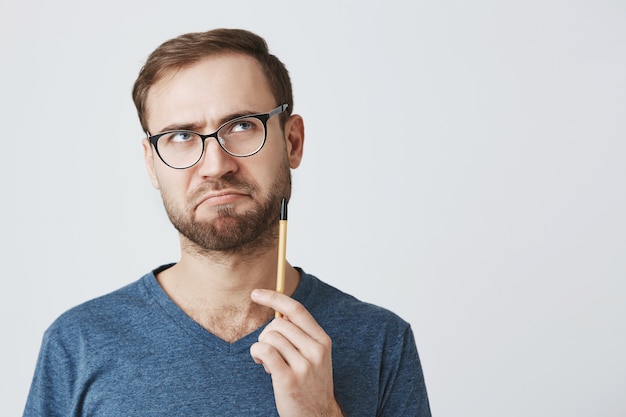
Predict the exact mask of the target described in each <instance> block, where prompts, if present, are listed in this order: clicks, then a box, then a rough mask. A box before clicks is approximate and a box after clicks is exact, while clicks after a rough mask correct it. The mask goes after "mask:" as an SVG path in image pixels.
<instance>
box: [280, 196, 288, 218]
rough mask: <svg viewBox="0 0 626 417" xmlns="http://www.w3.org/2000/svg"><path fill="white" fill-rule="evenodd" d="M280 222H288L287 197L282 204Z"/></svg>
mask: <svg viewBox="0 0 626 417" xmlns="http://www.w3.org/2000/svg"><path fill="white" fill-rule="evenodd" d="M280 220H287V199H286V198H285V197H283V199H282V200H281V202H280Z"/></svg>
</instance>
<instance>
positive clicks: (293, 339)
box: [259, 318, 326, 363]
mask: <svg viewBox="0 0 626 417" xmlns="http://www.w3.org/2000/svg"><path fill="white" fill-rule="evenodd" d="M279 337H280V339H279ZM259 341H260V342H264V343H269V344H272V345H274V346H275V347H276V348H277V349H278V350H279V352H280V353H281V355H283V357H284V358H285V359H286V360H287V362H288V363H291V362H292V361H293V360H294V359H296V357H294V356H290V357H288V356H287V355H291V354H292V350H293V352H294V353H296V354H297V358H299V357H300V356H304V357H305V358H306V359H307V360H309V361H310V362H312V363H319V360H321V359H322V356H323V351H324V348H325V347H326V346H325V345H322V344H321V343H320V342H318V341H317V340H315V339H313V338H312V337H311V336H309V335H308V334H307V333H306V332H304V331H303V330H302V329H301V328H300V327H298V326H296V325H295V324H293V323H292V322H290V321H289V320H286V319H280V318H279V319H275V320H273V321H272V322H271V323H270V324H269V325H268V326H267V327H266V328H265V329H264V330H263V331H262V332H261V334H260V335H259ZM286 343H288V346H287V345H286ZM288 349H289V350H288Z"/></svg>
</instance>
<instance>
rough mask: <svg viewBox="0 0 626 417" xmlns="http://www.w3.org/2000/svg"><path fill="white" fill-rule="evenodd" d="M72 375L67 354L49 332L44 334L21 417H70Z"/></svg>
mask: <svg viewBox="0 0 626 417" xmlns="http://www.w3.org/2000/svg"><path fill="white" fill-rule="evenodd" d="M73 373H74V372H73V370H72V366H71V359H70V355H69V352H68V351H67V349H64V348H63V347H62V346H61V345H59V344H58V343H57V342H56V339H55V338H54V336H53V335H52V334H51V331H50V330H48V331H46V333H45V334H44V337H43V341H42V345H41V349H40V351H39V357H38V359H37V365H36V367H35V375H34V377H33V381H32V383H31V387H30V392H29V394H28V398H27V400H26V407H25V409H24V415H23V417H40V416H46V417H56V416H65V417H67V416H70V415H71V412H70V410H68V404H69V398H70V395H71V394H70V393H71V391H72V388H71V380H72V375H73Z"/></svg>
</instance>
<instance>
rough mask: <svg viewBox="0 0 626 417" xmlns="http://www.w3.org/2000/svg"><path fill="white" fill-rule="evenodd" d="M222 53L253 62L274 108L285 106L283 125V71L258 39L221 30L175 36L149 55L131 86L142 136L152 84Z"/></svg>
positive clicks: (289, 96) (287, 83)
mask: <svg viewBox="0 0 626 417" xmlns="http://www.w3.org/2000/svg"><path fill="white" fill-rule="evenodd" d="M225 53H241V54H245V55H249V56H251V57H253V58H254V59H256V60H257V62H258V63H259V64H260V65H261V69H262V70H263V72H264V74H265V77H266V78H267V81H268V83H269V86H270V90H271V91H272V93H273V95H274V98H275V99H276V105H281V104H285V103H287V104H288V105H289V107H288V108H287V110H286V111H285V112H284V113H282V114H281V115H280V117H281V123H282V124H284V123H285V121H286V120H287V119H288V118H289V115H290V114H291V112H292V109H293V93H292V90H291V79H290V78H289V72H288V71H287V68H286V67H285V65H284V64H283V63H282V62H281V61H280V60H279V59H278V58H277V57H276V56H274V55H272V54H271V53H270V52H269V48H268V46H267V42H266V41H265V39H263V38H262V37H260V36H259V35H256V34H254V33H252V32H250V31H247V30H243V29H223V28H222V29H213V30H209V31H207V32H195V33H187V34H184V35H181V36H178V37H176V38H173V39H170V40H168V41H166V42H164V43H162V44H161V45H160V46H159V47H158V48H157V49H155V50H154V51H153V52H152V53H151V54H150V56H149V57H148V59H147V61H146V63H145V64H144V66H143V68H141V70H140V71H139V75H138V76H137V80H135V84H134V86H133V101H134V102H135V107H136V108H137V114H138V116H139V122H140V123H141V128H142V129H143V130H144V132H147V131H148V125H147V123H146V111H147V109H146V100H147V97H148V92H149V90H150V88H151V87H152V86H153V85H154V84H156V83H157V82H158V81H159V80H160V79H161V78H162V77H163V76H164V75H165V74H166V73H168V72H169V71H171V70H177V69H181V68H184V67H187V66H190V65H193V64H195V63H197V62H198V61H200V60H202V59H203V58H206V57H207V56H212V55H218V54H225Z"/></svg>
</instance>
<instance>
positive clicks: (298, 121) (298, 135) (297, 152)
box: [285, 114, 304, 169]
mask: <svg viewBox="0 0 626 417" xmlns="http://www.w3.org/2000/svg"><path fill="white" fill-rule="evenodd" d="M285 139H286V143H287V156H288V157H289V166H290V167H291V168H292V169H294V168H298V166H299V165H300V162H301V161H302V152H303V150H304V120H302V116H300V115H299V114H294V115H292V116H291V117H290V118H289V120H287V123H285Z"/></svg>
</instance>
